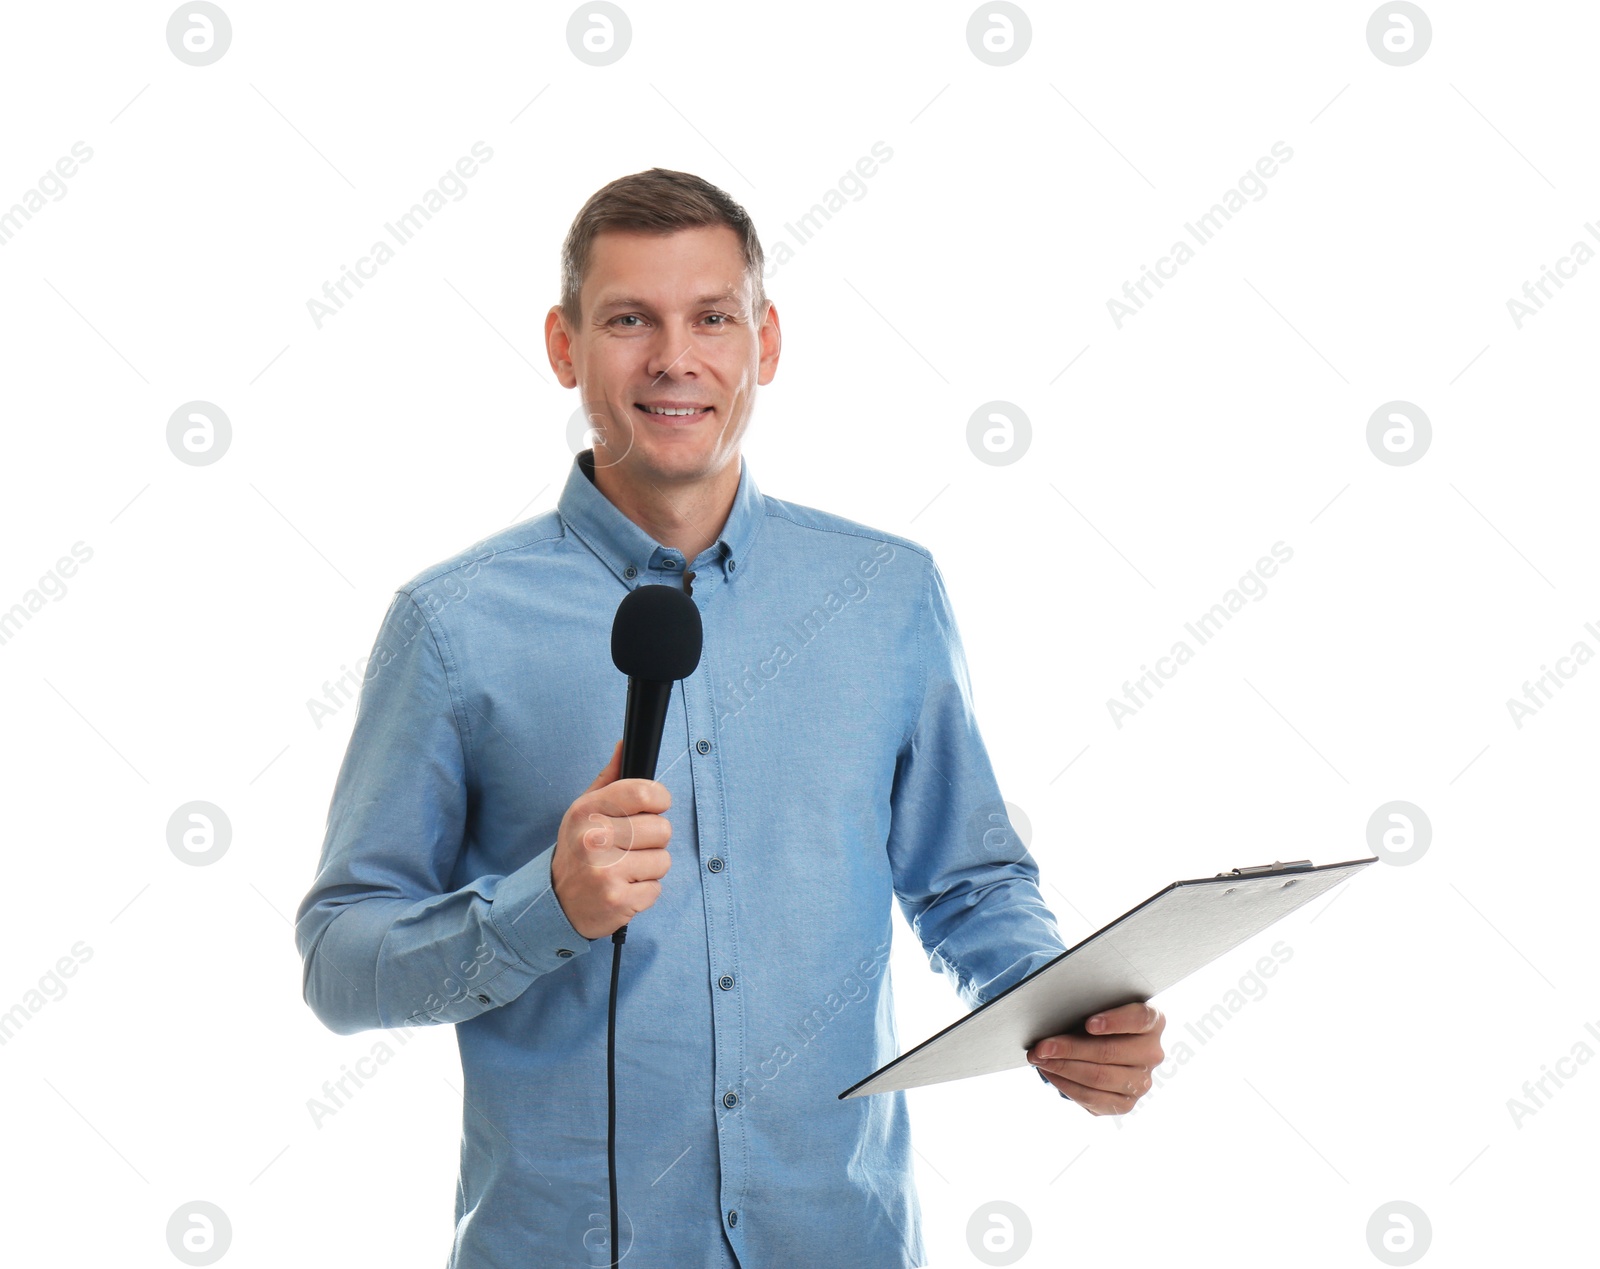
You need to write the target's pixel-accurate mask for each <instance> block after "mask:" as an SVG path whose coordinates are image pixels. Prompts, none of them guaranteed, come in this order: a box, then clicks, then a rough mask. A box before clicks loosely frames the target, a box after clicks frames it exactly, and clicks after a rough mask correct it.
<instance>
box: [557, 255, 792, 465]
mask: <svg viewBox="0 0 1600 1269" xmlns="http://www.w3.org/2000/svg"><path fill="white" fill-rule="evenodd" d="M751 290H752V288H751V286H750V282H749V280H748V278H747V277H746V275H745V268H744V252H743V251H742V249H741V246H740V241H739V237H738V235H737V234H735V233H734V231H733V230H731V229H729V228H728V227H727V226H725V225H712V226H706V227H704V228H699V229H683V230H679V231H677V232H675V233H672V234H666V235H663V234H641V233H623V232H616V231H612V232H607V233H602V234H600V235H598V236H597V237H596V238H595V240H594V251H593V254H592V256H591V258H590V262H589V273H588V276H587V277H586V278H585V279H584V283H583V291H582V296H581V299H582V309H583V313H582V318H581V326H580V328H579V329H578V330H575V331H572V330H569V329H568V327H567V325H566V322H565V321H564V320H563V319H562V317H561V311H560V307H559V306H557V307H555V308H552V309H551V310H550V314H549V316H548V317H546V319H545V338H546V343H547V345H548V348H549V352H550V361H551V365H552V366H553V367H554V369H555V372H556V375H557V377H558V378H559V379H560V381H561V384H562V386H563V387H568V388H570V387H573V386H574V385H576V386H578V387H579V389H580V391H581V393H582V399H583V405H584V408H585V410H586V412H587V413H588V416H589V426H590V428H591V429H592V430H593V431H594V432H595V433H597V439H596V441H595V444H594V458H595V466H596V467H597V468H598V467H607V466H609V467H611V468H612V469H613V474H614V475H621V476H624V477H625V478H626V479H628V480H629V481H640V482H643V481H646V480H648V481H651V482H653V483H655V484H656V485H657V486H658V487H665V486H667V485H670V484H674V483H676V484H682V483H684V482H692V481H698V480H703V479H706V478H707V477H710V476H713V475H715V474H716V473H717V472H719V471H721V470H722V469H723V468H724V467H725V466H726V465H727V464H728V463H729V462H730V461H731V460H733V459H734V458H736V457H737V455H738V446H739V441H740V439H741V438H742V437H743V435H744V430H745V427H746V426H747V424H748V423H749V421H750V413H751V410H752V409H753V407H754V405H755V390H756V387H757V386H758V385H760V384H765V383H770V382H771V381H772V377H773V375H774V374H775V373H776V372H777V368H778V351H779V334H778V315H777V310H776V309H775V308H772V307H771V306H769V307H768V311H767V314H766V318H765V321H762V320H761V318H762V315H761V314H758V313H753V312H752V296H751ZM758 322H759V323H760V324H759V325H758V324H757V323H758ZM652 407H653V408H652ZM662 408H673V409H682V408H692V409H693V410H694V411H695V412H694V413H693V414H690V415H666V414H662V413H658V412H657V411H658V410H659V409H662Z"/></svg>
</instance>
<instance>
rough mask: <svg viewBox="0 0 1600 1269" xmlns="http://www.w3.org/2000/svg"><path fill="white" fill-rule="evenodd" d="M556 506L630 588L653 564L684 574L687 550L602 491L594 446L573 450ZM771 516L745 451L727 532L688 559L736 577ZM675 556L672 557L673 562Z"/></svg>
mask: <svg viewBox="0 0 1600 1269" xmlns="http://www.w3.org/2000/svg"><path fill="white" fill-rule="evenodd" d="M556 509H557V511H559V512H560V515H561V519H562V521H563V522H564V523H565V524H566V526H567V528H568V529H570V530H571V531H572V532H574V533H576V534H577V535H578V537H580V538H581V539H583V541H584V543H585V544H586V545H587V546H588V547H589V549H590V550H592V551H593V552H594V553H595V554H596V555H598V556H599V557H600V558H601V560H603V561H604V562H605V564H606V565H607V566H608V567H609V568H610V569H611V571H612V572H613V573H615V574H616V575H617V576H618V577H619V578H621V579H622V581H623V582H624V583H626V584H627V586H628V587H629V588H630V589H631V588H632V587H634V586H638V585H640V584H641V583H643V582H645V581H646V580H648V579H649V578H650V577H651V576H652V574H650V573H649V572H648V570H650V569H656V570H661V569H663V568H666V569H668V571H669V572H672V573H676V574H677V575H678V576H681V575H682V574H683V571H684V568H685V560H684V558H683V552H682V551H679V550H678V549H677V548H675V547H672V548H669V547H665V546H662V545H661V543H659V542H657V541H656V540H655V539H654V538H652V537H651V536H650V535H649V534H648V533H646V532H645V531H644V530H643V529H641V528H640V527H639V526H638V525H637V524H635V523H634V522H633V521H632V520H630V519H628V517H627V516H625V515H624V514H623V513H622V512H621V511H620V510H619V509H618V508H617V506H616V504H615V503H613V502H612V501H611V500H610V499H609V498H607V497H606V496H605V494H603V493H601V492H600V487H599V486H598V485H596V484H595V483H594V451H593V450H592V449H585V450H581V451H579V452H578V453H577V454H576V455H574V456H573V460H572V466H571V468H570V469H569V470H568V472H567V483H566V485H565V486H564V487H563V488H562V490H561V497H560V498H559V499H558V500H557V502H556ZM765 516H766V504H765V502H764V501H763V499H762V497H761V491H760V490H759V489H757V488H756V482H755V478H754V477H753V476H752V475H751V474H750V462H749V460H748V459H747V458H745V457H744V455H743V454H741V455H740V456H739V488H738V489H737V491H736V492H735V493H734V496H733V507H732V509H731V510H730V511H729V512H728V518H727V520H726V521H725V522H724V523H723V526H722V532H721V534H720V535H719V536H718V538H717V540H716V542H715V543H713V544H712V545H711V546H709V547H707V548H706V549H705V550H704V551H703V552H701V554H700V556H699V557H698V558H697V559H693V560H689V561H687V567H688V568H689V569H690V570H693V571H695V572H697V573H698V572H699V571H700V570H701V569H709V568H711V567H712V565H714V564H715V565H718V566H720V568H721V574H722V577H723V579H724V580H726V581H729V582H731V581H733V580H734V579H735V578H736V577H738V576H739V574H740V573H741V572H742V571H743V570H744V568H745V565H746V562H747V561H746V557H747V556H748V554H749V552H750V548H751V546H752V545H753V544H754V542H755V538H756V533H757V531H758V530H759V529H760V527H761V522H762V520H763V518H764V517H765ZM669 560H670V561H672V564H671V565H670V567H669V566H668V563H667V562H668V561H669ZM659 575H660V574H659V573H657V574H656V576H659Z"/></svg>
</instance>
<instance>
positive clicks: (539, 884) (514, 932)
mask: <svg viewBox="0 0 1600 1269" xmlns="http://www.w3.org/2000/svg"><path fill="white" fill-rule="evenodd" d="M555 853H556V848H555V846H554V845H551V846H549V847H547V848H546V849H545V850H543V851H541V852H540V853H539V854H537V855H535V856H534V857H533V858H532V859H530V860H529V861H528V862H527V863H525V864H523V865H522V867H520V868H518V869H517V870H516V871H515V872H514V873H511V874H510V875H509V876H507V877H506V878H504V879H503V880H502V881H501V882H500V886H499V888H498V889H497V890H496V891H495V895H494V902H493V903H491V904H490V905H489V920H490V923H491V924H493V926H494V928H495V929H496V930H498V931H499V933H500V937H501V938H503V939H504V940H505V941H506V945H507V946H508V947H510V949H511V950H512V952H514V953H515V954H516V955H517V956H519V957H521V958H522V961H523V962H524V964H525V965H526V966H527V967H528V968H529V969H531V970H532V971H533V972H534V973H535V974H548V973H549V972H550V971H551V970H553V969H558V968H560V967H561V966H562V965H565V964H566V963H567V962H568V961H570V960H572V959H574V958H575V957H579V956H582V955H583V954H584V953H585V952H587V951H588V950H589V947H590V945H591V944H592V943H594V942H595V941H596V940H594V939H588V938H584V936H583V935H581V934H579V933H578V932H577V931H576V930H575V929H573V928H572V922H571V921H569V920H567V914H566V912H565V911H563V909H562V907H561V900H560V899H559V898H558V897H557V895H556V891H555V885H554V883H553V882H552V881H551V878H550V865H551V863H552V862H553V861H554V859H555Z"/></svg>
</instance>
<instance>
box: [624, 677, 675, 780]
mask: <svg viewBox="0 0 1600 1269" xmlns="http://www.w3.org/2000/svg"><path fill="white" fill-rule="evenodd" d="M672 682H673V681H672V680H671V679H668V680H667V681H666V682H664V683H663V682H657V681H655V680H653V679H641V678H635V677H634V676H632V675H629V676H628V705H627V710H626V712H625V714H624V716H623V724H622V770H621V774H620V775H619V776H618V779H621V780H654V779H655V778H656V760H657V759H658V758H659V757H660V755H661V733H662V731H663V729H665V727H666V725H667V705H668V703H669V702H670V701H671V700H672Z"/></svg>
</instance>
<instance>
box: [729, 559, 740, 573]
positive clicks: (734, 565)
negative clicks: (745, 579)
mask: <svg viewBox="0 0 1600 1269" xmlns="http://www.w3.org/2000/svg"><path fill="white" fill-rule="evenodd" d="M738 567H739V562H738V561H737V560H733V559H730V560H729V561H728V572H730V573H731V572H733V570H734V569H736V568H738Z"/></svg>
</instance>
